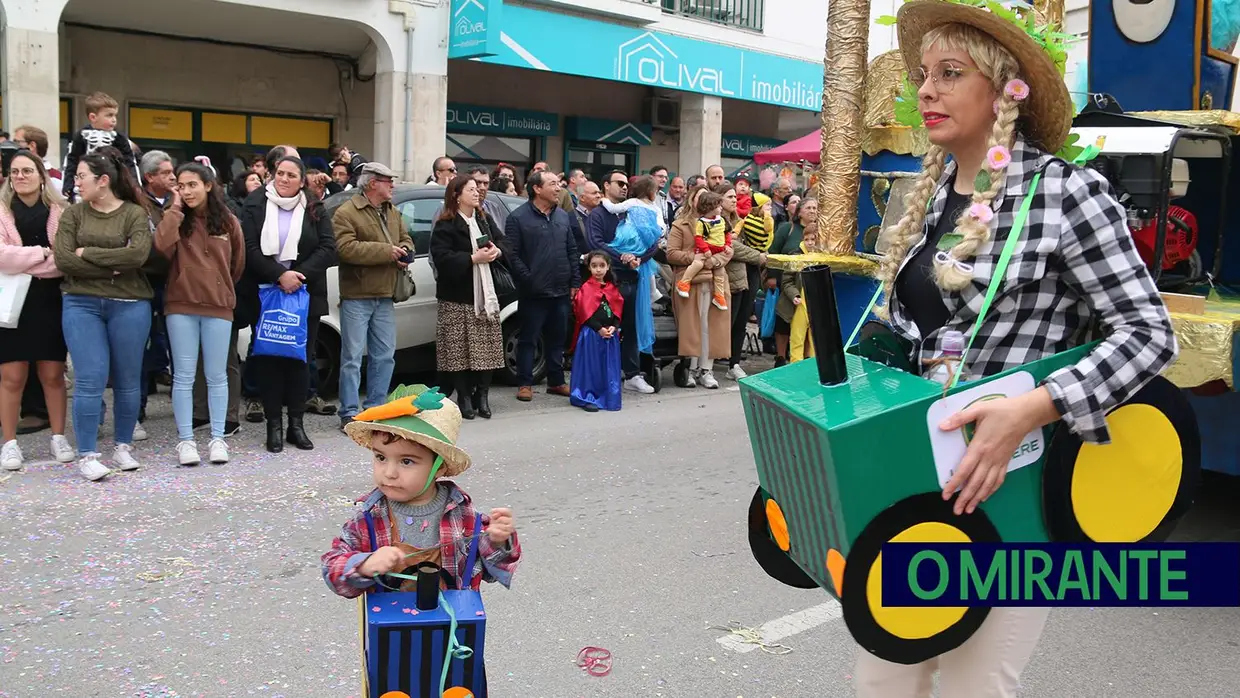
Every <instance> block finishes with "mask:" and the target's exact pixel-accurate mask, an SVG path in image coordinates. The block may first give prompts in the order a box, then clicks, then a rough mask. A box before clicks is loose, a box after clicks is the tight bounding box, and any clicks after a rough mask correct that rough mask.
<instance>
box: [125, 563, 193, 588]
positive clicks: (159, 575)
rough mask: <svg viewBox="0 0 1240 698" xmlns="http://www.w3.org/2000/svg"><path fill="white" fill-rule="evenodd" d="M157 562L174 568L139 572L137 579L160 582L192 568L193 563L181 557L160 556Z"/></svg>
mask: <svg viewBox="0 0 1240 698" xmlns="http://www.w3.org/2000/svg"><path fill="white" fill-rule="evenodd" d="M159 562H162V563H163V564H165V565H169V566H171V567H174V568H175V569H172V570H168V571H166V572H140V573H138V579H139V580H141V581H143V582H152V583H154V582H162V581H165V580H168V579H176V578H177V577H180V576H181V575H183V574H185V573H186V572H188V571H189V570H190V569H191V568H193V566H194V563H192V562H190V561H189V560H186V559H185V558H183V557H161V558H159Z"/></svg>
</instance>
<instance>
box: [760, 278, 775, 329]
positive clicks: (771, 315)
mask: <svg viewBox="0 0 1240 698" xmlns="http://www.w3.org/2000/svg"><path fill="white" fill-rule="evenodd" d="M777 305H779V289H777V288H769V289H767V290H766V298H765V299H764V300H763V301H762V327H761V335H762V338H763V339H766V338H767V337H771V336H774V335H775V319H776V318H777V317H779V316H778V315H776V314H775V306H777Z"/></svg>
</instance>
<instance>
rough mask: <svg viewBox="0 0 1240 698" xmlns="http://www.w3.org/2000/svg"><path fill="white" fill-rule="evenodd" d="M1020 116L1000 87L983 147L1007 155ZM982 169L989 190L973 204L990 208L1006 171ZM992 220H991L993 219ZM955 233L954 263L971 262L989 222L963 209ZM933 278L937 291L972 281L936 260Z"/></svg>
mask: <svg viewBox="0 0 1240 698" xmlns="http://www.w3.org/2000/svg"><path fill="white" fill-rule="evenodd" d="M1018 116H1020V104H1019V103H1018V102H1017V101H1016V100H1014V99H1012V98H1011V97H1009V96H1007V95H1006V94H1004V93H1003V90H1002V87H1000V91H999V111H998V114H997V115H996V116H995V123H994V125H993V126H992V127H991V129H990V139H989V142H988V143H987V144H986V150H987V151H988V152H989V150H990V149H991V148H993V147H995V146H996V145H1001V146H1003V147H1004V148H1007V149H1008V151H1009V152H1011V149H1012V142H1013V140H1014V136H1015V133H1016V119H1017V117H1018ZM982 167H983V168H986V169H987V170H989V172H990V188H988V189H986V190H985V191H977V190H976V189H975V190H974V191H973V201H972V203H974V204H981V205H983V206H986V207H987V208H989V207H990V205H991V203H992V202H993V201H994V200H995V197H996V196H998V194H999V192H1000V191H1001V190H1002V189H1003V185H1004V181H1005V179H1006V178H1005V176H1004V175H1005V174H1006V171H1007V168H1004V169H1001V170H990V169H989V167H990V166H989V163H988V162H983V163H982ZM992 220H993V219H992ZM956 232H958V233H960V234H961V235H962V236H963V237H962V239H961V240H960V242H958V243H956V246H955V247H953V248H952V249H951V256H952V259H953V260H956V261H965V260H970V259H972V258H973V257H974V255H976V254H977V251H978V249H979V248H981V246H982V245H984V244H986V243H987V242H988V241H989V240H990V223H989V222H987V223H983V222H981V221H979V220H977V219H976V218H974V217H973V216H972V215H970V214H969V209H967V208H966V209H965V210H964V211H963V212H961V214H960V218H958V219H956ZM934 277H935V280H936V281H937V282H938V285H939V288H942V289H945V290H948V291H960V290H962V289H964V288H965V287H967V286H968V285H969V284H970V283H972V282H973V274H972V273H970V272H966V271H964V270H962V269H960V268H959V267H958V266H957V265H955V264H951V263H949V264H944V263H941V262H939V260H938V259H935V261H934Z"/></svg>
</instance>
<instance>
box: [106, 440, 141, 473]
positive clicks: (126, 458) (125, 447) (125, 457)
mask: <svg viewBox="0 0 1240 698" xmlns="http://www.w3.org/2000/svg"><path fill="white" fill-rule="evenodd" d="M112 464H113V465H115V466H116V467H117V468H118V469H120V470H122V471H124V472H131V471H134V470H137V469H138V468H140V467H142V466H141V465H139V464H138V461H137V460H136V459H135V458H134V457H133V446H130V445H129V444H116V450H115V451H112Z"/></svg>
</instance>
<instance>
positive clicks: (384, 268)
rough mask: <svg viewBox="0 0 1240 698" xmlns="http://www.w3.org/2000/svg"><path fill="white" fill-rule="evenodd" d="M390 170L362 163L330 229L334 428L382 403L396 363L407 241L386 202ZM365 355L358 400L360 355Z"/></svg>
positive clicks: (397, 216) (397, 214) (398, 217)
mask: <svg viewBox="0 0 1240 698" xmlns="http://www.w3.org/2000/svg"><path fill="white" fill-rule="evenodd" d="M395 181H396V173H395V172H393V171H392V170H390V169H388V168H387V167H385V166H384V165H381V164H379V163H377V162H369V163H366V164H365V165H363V166H362V171H361V175H360V176H359V177H358V179H357V193H356V194H354V195H353V198H352V199H349V200H348V201H346V202H345V203H344V204H342V205H341V206H340V208H339V209H337V210H336V214H335V215H334V216H333V217H332V227H333V228H334V229H335V231H336V251H337V254H338V255H339V257H340V269H339V279H340V282H339V283H340V426H341V428H343V427H344V425H346V424H348V423H349V422H351V421H353V417H354V416H356V415H357V413H359V412H361V411H362V409H364V408H371V407H375V406H377V405H382V404H384V403H385V402H387V394H388V389H389V387H390V384H391V382H392V370H393V369H394V368H395V367H396V309H395V303H394V301H393V294H394V292H395V289H396V282H397V280H398V276H397V275H398V274H405V273H407V272H406V271H405V270H406V268H407V267H408V266H409V263H410V262H412V261H413V240H412V239H411V238H410V237H409V232H408V230H406V228H405V222H404V219H403V218H402V217H401V214H400V211H398V210H396V207H395V206H393V205H392V187H393V186H394V185H395ZM363 354H365V355H366V356H367V357H368V359H369V362H368V368H367V370H366V400H365V403H364V405H363V404H361V403H362V400H361V394H360V392H361V380H362V355H363Z"/></svg>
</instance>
